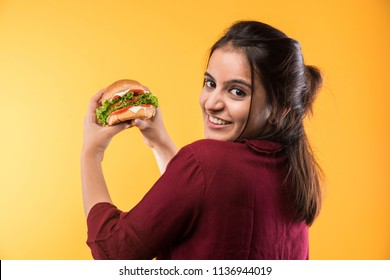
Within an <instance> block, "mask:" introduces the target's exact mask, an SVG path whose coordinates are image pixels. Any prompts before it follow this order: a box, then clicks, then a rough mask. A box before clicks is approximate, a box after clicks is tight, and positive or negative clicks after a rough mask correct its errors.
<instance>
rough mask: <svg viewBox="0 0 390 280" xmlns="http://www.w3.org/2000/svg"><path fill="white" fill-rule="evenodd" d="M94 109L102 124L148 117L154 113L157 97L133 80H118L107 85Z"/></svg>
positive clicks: (113, 123)
mask: <svg viewBox="0 0 390 280" xmlns="http://www.w3.org/2000/svg"><path fill="white" fill-rule="evenodd" d="M100 102H101V104H102V105H101V106H100V107H99V108H97V109H96V116H97V120H98V122H99V123H101V124H102V125H103V126H107V125H109V126H111V125H115V124H118V123H120V122H125V121H128V120H133V119H143V120H145V119H150V118H151V117H153V116H154V115H155V114H156V108H157V107H158V99H157V97H156V96H154V95H153V94H152V93H151V92H150V91H149V89H148V88H147V87H144V86H142V85H141V84H140V83H139V82H137V81H133V80H119V81H116V82H115V83H113V84H111V85H110V86H108V87H107V88H106V89H105V91H104V93H103V96H102V98H101V100H100Z"/></svg>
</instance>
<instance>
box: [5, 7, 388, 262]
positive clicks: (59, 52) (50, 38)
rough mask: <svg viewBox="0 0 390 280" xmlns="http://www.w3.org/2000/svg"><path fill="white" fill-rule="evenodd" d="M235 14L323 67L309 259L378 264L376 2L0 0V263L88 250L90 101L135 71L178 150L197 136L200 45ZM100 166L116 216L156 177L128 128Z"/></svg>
mask: <svg viewBox="0 0 390 280" xmlns="http://www.w3.org/2000/svg"><path fill="white" fill-rule="evenodd" d="M239 19H254V20H259V21H264V22H266V23H269V24H271V25H273V26H275V27H277V28H280V29H281V30H283V31H285V32H286V33H287V34H288V35H290V36H291V37H293V38H295V39H297V40H299V41H300V42H301V44H302V48H303V52H304V55H305V60H306V63H308V64H314V65H317V66H319V67H320V68H321V69H322V70H323V73H324V77H325V81H324V87H323V89H322V91H321V93H320V95H319V97H318V99H317V102H316V104H315V108H314V112H315V113H314V116H313V117H312V118H311V119H310V121H309V122H308V123H307V124H308V126H307V130H308V134H309V137H310V139H311V142H312V144H313V147H314V150H315V151H316V153H317V156H318V158H319V161H320V163H321V165H322V167H323V169H324V171H325V173H326V177H327V189H326V195H325V202H324V206H323V210H322V212H321V215H320V217H319V218H318V220H317V221H316V222H315V224H314V225H313V226H312V228H311V235H310V241H311V252H310V253H311V258H312V259H390V149H389V145H390V132H389V127H390V126H389V123H390V114H389V111H390V110H389V108H390V97H389V96H390V95H389V89H390V74H389V73H390V72H389V65H390V56H389V52H390V2H389V1H387V0H382V1H381V0H375V1H359V0H354V1H352V0H351V1H343V0H331V1H312V0H305V1H291V0H276V1H270V0H267V1H265V0H264V1H262V0H253V1H237V0H224V1H209V0H207V1H204V0H197V1H173V0H171V1H155V0H142V1H129V0H127V1H125V0H123V1H114V0H113V1H96V0H94V1H69V0H61V1H51V0H47V1H44V0H34V1H33V0H31V1H28V0H26V1H7V0H2V1H0V77H1V81H0V94H1V110H0V114H1V115H0V117H1V128H0V129H1V138H0V147H1V157H0V158H1V161H0V162H1V165H0V172H1V179H0V182H1V183H0V186H1V187H0V226H1V228H0V259H90V258H91V255H90V252H89V249H88V247H87V246H86V244H85V240H86V226H85V220H84V214H83V207H82V199H81V186H80V172H79V154H80V149H81V144H82V131H83V130H82V122H83V117H84V113H85V111H86V108H87V104H88V102H89V99H90V97H91V96H92V95H94V94H95V93H96V92H97V91H98V90H99V89H101V88H103V87H105V86H107V85H108V84H110V83H111V82H113V81H115V80H117V79H121V78H133V79H137V80H139V81H141V82H142V83H144V84H147V85H148V86H149V87H150V88H151V90H152V91H153V92H154V93H155V94H156V95H157V96H158V97H159V99H160V104H161V108H162V111H163V115H164V120H165V123H166V126H167V129H168V130H169V131H170V133H171V135H172V138H173V139H174V141H175V142H176V144H177V146H178V147H182V146H183V145H185V144H188V143H190V142H192V141H194V140H196V139H199V138H202V130H203V128H202V121H201V114H200V110H199V106H198V97H199V93H200V89H201V83H202V75H203V71H204V70H205V68H204V67H205V63H206V58H207V51H208V49H209V47H210V46H211V45H212V43H213V42H214V41H215V40H216V39H217V38H218V37H219V35H220V34H221V32H222V30H223V29H225V28H226V27H228V26H229V25H230V24H231V23H232V22H233V21H236V20H239ZM103 165H104V170H105V175H106V178H107V183H108V185H109V188H110V191H111V194H112V198H113V200H114V202H115V203H116V204H117V205H118V206H119V207H120V208H121V209H123V210H128V209H130V208H131V207H132V206H133V205H134V204H135V203H137V201H139V199H141V198H142V196H143V194H144V193H145V192H146V191H147V190H148V189H149V188H150V186H151V185H152V184H153V182H154V181H155V180H156V179H157V178H158V176H159V173H158V169H157V166H156V164H155V162H154V158H153V155H152V153H151V151H150V150H148V149H147V148H146V147H145V145H144V144H143V142H142V139H141V137H140V134H139V133H138V131H137V130H136V129H132V130H128V131H126V132H124V133H123V134H121V135H118V137H117V138H115V139H114V140H113V142H112V143H111V145H110V147H109V149H108V151H107V153H106V156H105V161H104V163H103ZM120 165H122V167H120ZM130 179H131V181H130Z"/></svg>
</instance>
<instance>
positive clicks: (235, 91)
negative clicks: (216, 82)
mask: <svg viewBox="0 0 390 280" xmlns="http://www.w3.org/2000/svg"><path fill="white" fill-rule="evenodd" d="M230 92H231V93H232V94H233V95H235V96H237V97H244V96H246V93H245V92H244V91H243V90H241V89H238V88H233V89H231V90H230Z"/></svg>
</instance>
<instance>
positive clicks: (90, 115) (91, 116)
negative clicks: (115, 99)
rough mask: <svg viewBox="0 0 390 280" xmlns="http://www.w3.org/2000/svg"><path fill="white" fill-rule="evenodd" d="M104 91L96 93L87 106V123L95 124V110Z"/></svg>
mask: <svg viewBox="0 0 390 280" xmlns="http://www.w3.org/2000/svg"><path fill="white" fill-rule="evenodd" d="M104 91H105V88H104V89H101V90H99V91H98V93H96V94H95V95H94V96H93V97H92V98H91V100H90V102H89V104H88V110H87V116H86V118H87V121H89V122H94V123H96V113H95V112H96V108H98V107H99V102H100V100H101V98H102V96H103V93H104Z"/></svg>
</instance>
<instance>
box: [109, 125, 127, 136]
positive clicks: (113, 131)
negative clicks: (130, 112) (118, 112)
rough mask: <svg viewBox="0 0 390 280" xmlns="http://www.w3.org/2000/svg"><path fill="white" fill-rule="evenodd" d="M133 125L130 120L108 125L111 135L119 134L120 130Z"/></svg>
mask: <svg viewBox="0 0 390 280" xmlns="http://www.w3.org/2000/svg"><path fill="white" fill-rule="evenodd" d="M130 127H132V124H131V123H130V122H122V123H119V124H116V125H113V126H110V127H108V129H109V134H110V136H111V137H112V136H114V135H116V134H118V133H119V132H121V131H123V130H125V129H128V128H130Z"/></svg>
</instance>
